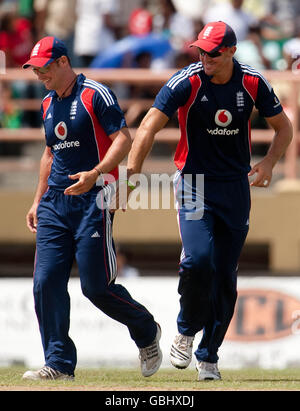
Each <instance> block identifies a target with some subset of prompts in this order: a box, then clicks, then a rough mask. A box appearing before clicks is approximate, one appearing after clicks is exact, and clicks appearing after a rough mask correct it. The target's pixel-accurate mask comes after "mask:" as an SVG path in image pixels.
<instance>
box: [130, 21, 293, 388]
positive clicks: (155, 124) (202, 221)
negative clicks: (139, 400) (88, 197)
mask: <svg viewBox="0 0 300 411" xmlns="http://www.w3.org/2000/svg"><path fill="white" fill-rule="evenodd" d="M192 46H196V47H198V49H199V55H200V61H199V62H198V63H193V64H190V65H189V66H187V67H185V68H183V69H182V70H180V71H178V72H177V73H175V74H174V75H173V76H172V77H171V78H170V79H169V81H167V83H166V84H165V85H164V86H163V87H162V88H161V90H160V91H159V93H158V95H157V96H156V98H155V101H154V104H153V106H152V108H151V109H150V110H149V111H148V113H147V114H146V116H145V118H144V119H143V120H142V122H141V125H140V127H139V128H138V130H137V133H136V135H135V139H134V142H133V145H132V149H131V151H130V153H129V155H128V165H127V168H128V175H129V176H130V175H131V174H134V173H139V172H140V171H141V168H142V164H143V161H144V159H145V158H146V156H147V154H148V153H149V151H150V150H151V147H152V145H153V140H154V137H155V134H156V133H157V132H158V131H160V130H161V129H162V128H163V127H164V126H165V125H166V124H167V122H168V120H169V119H170V118H171V117H172V116H173V115H174V113H176V112H177V113H178V121H179V127H180V132H181V137H180V140H179V142H178V145H177V148H176V152H175V157H174V162H175V165H176V167H177V169H178V171H177V172H176V174H175V178H174V190H175V198H176V200H177V210H178V223H179V228H180V236H181V241H182V253H181V257H180V266H179V287H178V291H179V294H180V296H181V297H180V311H179V314H178V317H177V328H178V335H177V336H176V337H175V340H174V342H173V344H172V346H171V354H170V357H171V363H172V364H173V365H174V366H175V367H177V368H186V367H187V366H188V365H189V364H190V362H191V359H192V347H193V341H194V337H195V335H196V334H197V333H198V332H199V331H201V330H203V336H202V339H201V341H200V344H199V345H198V347H197V349H196V351H195V356H196V359H197V369H198V379H199V380H204V379H214V380H217V379H220V378H221V375H220V372H219V370H218V367H217V361H218V354H217V353H218V349H219V347H220V346H221V344H222V341H223V339H224V336H225V333H226V331H227V329H228V326H229V324H230V321H231V318H232V315H233V312H234V306H235V302H236V297H237V290H236V282H237V265H238V259H239V256H240V252H241V249H242V247H243V244H244V241H245V239H246V236H247V233H248V229H249V213H250V189H249V180H248V176H252V175H254V174H255V178H254V179H253V181H252V183H251V185H253V186H257V187H268V186H269V184H270V181H271V179H272V169H273V167H274V165H275V164H276V162H277V161H278V160H279V158H280V157H281V156H282V155H283V154H284V152H285V150H286V148H287V146H288V144H289V143H290V141H291V138H292V128H291V123H290V121H289V120H288V118H287V116H286V115H285V113H284V111H283V109H282V106H281V104H280V102H279V100H278V98H277V97H276V95H275V93H274V91H273V89H272V87H271V85H270V84H269V83H268V81H267V80H266V79H265V78H264V77H263V76H262V75H261V74H260V73H259V72H258V71H257V70H255V69H254V68H253V67H250V66H247V65H246V64H242V63H239V62H238V61H237V60H236V59H235V58H234V54H235V51H236V36H235V34H234V32H233V30H232V29H231V28H230V26H229V25H228V24H226V23H224V22H221V21H218V22H211V23H208V24H207V25H206V26H205V27H204V28H203V30H201V32H200V33H199V36H198V39H197V40H196V41H195V42H194V43H193V44H192ZM254 106H255V107H256V108H257V110H258V112H259V114H260V115H261V116H263V117H265V118H266V120H267V122H268V124H269V125H270V127H271V128H273V129H274V131H275V133H274V138H273V141H272V144H271V145H270V148H269V150H268V152H267V154H266V156H265V157H264V158H263V159H262V160H261V161H260V162H259V163H257V164H254V165H253V167H252V168H251V166H250V160H251V135H250V116H251V112H252V109H253V107H254ZM199 177H201V178H199ZM197 181H198V183H197ZM202 181H204V189H203V185H202V184H201V182H202Z"/></svg>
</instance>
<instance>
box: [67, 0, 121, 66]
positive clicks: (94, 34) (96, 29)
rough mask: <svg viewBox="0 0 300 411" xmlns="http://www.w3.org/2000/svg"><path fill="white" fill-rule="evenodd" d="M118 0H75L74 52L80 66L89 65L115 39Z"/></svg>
mask: <svg viewBox="0 0 300 411" xmlns="http://www.w3.org/2000/svg"><path fill="white" fill-rule="evenodd" d="M118 1H119V0H77V6H76V13H77V20H76V23H75V39H74V52H75V54H76V55H77V56H79V57H80V59H81V63H82V66H89V65H90V63H91V62H92V60H93V59H94V58H95V56H97V55H99V53H100V52H103V51H104V50H105V49H107V48H109V47H110V46H111V45H112V44H113V43H114V42H115V40H116V36H115V29H116V26H115V24H114V16H115V15H116V13H117V11H118V5H119V3H118Z"/></svg>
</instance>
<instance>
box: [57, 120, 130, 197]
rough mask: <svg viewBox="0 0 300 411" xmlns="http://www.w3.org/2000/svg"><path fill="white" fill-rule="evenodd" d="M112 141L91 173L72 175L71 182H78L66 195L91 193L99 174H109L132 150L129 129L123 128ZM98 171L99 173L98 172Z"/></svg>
mask: <svg viewBox="0 0 300 411" xmlns="http://www.w3.org/2000/svg"><path fill="white" fill-rule="evenodd" d="M109 137H110V139H111V140H112V141H113V142H112V144H111V146H110V147H109V149H108V150H107V153H106V154H105V156H104V158H103V159H102V160H101V162H100V163H99V164H97V165H96V167H95V168H93V169H92V170H90V171H82V172H80V173H77V174H73V175H70V176H69V178H70V179H71V180H78V181H77V182H76V183H75V184H72V185H71V186H69V187H68V188H66V189H65V191H64V193H65V194H66V195H79V194H83V193H86V192H87V191H89V190H90V189H91V188H92V187H93V186H94V184H95V183H96V181H97V179H98V177H99V173H100V172H101V173H103V174H106V173H109V172H110V171H111V170H113V169H114V168H115V167H117V166H118V165H119V164H120V162H121V161H122V160H123V159H124V158H125V157H126V155H127V154H128V153H129V150H130V148H131V137H130V134H129V131H128V129H127V128H125V127H124V128H122V129H121V130H119V131H117V132H116V133H113V134H111V135H110V136H109ZM97 170H98V172H97Z"/></svg>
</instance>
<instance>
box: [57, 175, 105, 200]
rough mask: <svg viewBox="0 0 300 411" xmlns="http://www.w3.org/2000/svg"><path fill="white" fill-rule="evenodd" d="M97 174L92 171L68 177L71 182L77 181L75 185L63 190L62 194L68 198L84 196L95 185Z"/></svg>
mask: <svg viewBox="0 0 300 411" xmlns="http://www.w3.org/2000/svg"><path fill="white" fill-rule="evenodd" d="M98 177H99V174H98V173H97V170H95V169H93V170H90V171H81V172H80V173H76V174H72V175H69V178H70V179H71V180H78V181H77V182H76V183H75V184H72V185H71V186H69V187H68V188H66V189H65V191H64V194H65V195H70V196H73V195H74V196H76V195H79V194H84V193H87V192H88V191H90V189H91V188H92V187H93V186H94V185H95V183H96V181H97V178H98Z"/></svg>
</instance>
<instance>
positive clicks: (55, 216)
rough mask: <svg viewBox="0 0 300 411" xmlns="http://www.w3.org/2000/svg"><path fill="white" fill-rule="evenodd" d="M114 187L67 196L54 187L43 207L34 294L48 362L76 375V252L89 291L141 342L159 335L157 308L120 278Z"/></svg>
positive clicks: (97, 303)
mask: <svg viewBox="0 0 300 411" xmlns="http://www.w3.org/2000/svg"><path fill="white" fill-rule="evenodd" d="M109 190H110V188H109V187H105V188H103V189H102V190H100V191H99V193H97V192H93V191H91V192H89V193H86V194H83V195H80V196H66V195H64V193H63V192H61V191H57V190H54V189H49V190H48V191H47V192H46V193H45V194H44V196H43V198H42V200H41V202H40V204H39V207H38V212H37V216H38V228H37V237H36V259H35V272H34V300H35V310H36V314H37V318H38V321H39V326H40V333H41V338H42V344H43V349H44V355H45V365H48V366H50V367H52V368H54V369H56V370H58V371H61V372H63V373H67V374H70V375H72V374H73V373H74V369H75V367H76V363H77V355H76V347H75V344H74V342H73V341H72V340H71V338H70V337H69V325H70V297H69V294H68V290H67V285H68V281H69V277H70V271H71V268H72V264H73V261H74V258H75V259H76V261H77V264H78V270H79V275H80V283H81V288H82V292H83V294H84V295H85V296H86V297H87V298H88V299H89V300H90V301H91V302H92V303H93V304H94V305H95V306H96V307H98V308H99V309H100V310H101V311H103V312H104V313H105V314H107V315H108V316H109V317H111V318H113V319H115V320H117V321H119V322H121V323H123V324H124V325H126V326H127V327H128V330H129V333H130V336H131V338H132V339H133V340H134V342H135V343H136V345H137V346H138V347H139V348H142V347H146V346H148V345H149V344H151V342H152V341H153V340H154V338H155V335H156V330H157V326H156V323H155V321H154V319H153V316H152V314H150V313H149V312H148V311H147V309H146V308H145V307H144V306H143V305H141V304H139V303H138V302H136V301H135V300H134V299H133V298H132V297H131V296H130V294H129V292H128V291H127V290H126V289H125V288H124V287H123V286H122V285H120V284H116V283H115V277H116V269H117V267H116V256H115V248H114V243H113V238H112V219H113V215H112V214H111V213H110V212H109V210H108V209H107V207H105V204H106V201H107V196H108V195H109ZM105 196H106V197H105ZM100 349H101V347H100V343H99V350H100Z"/></svg>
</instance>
